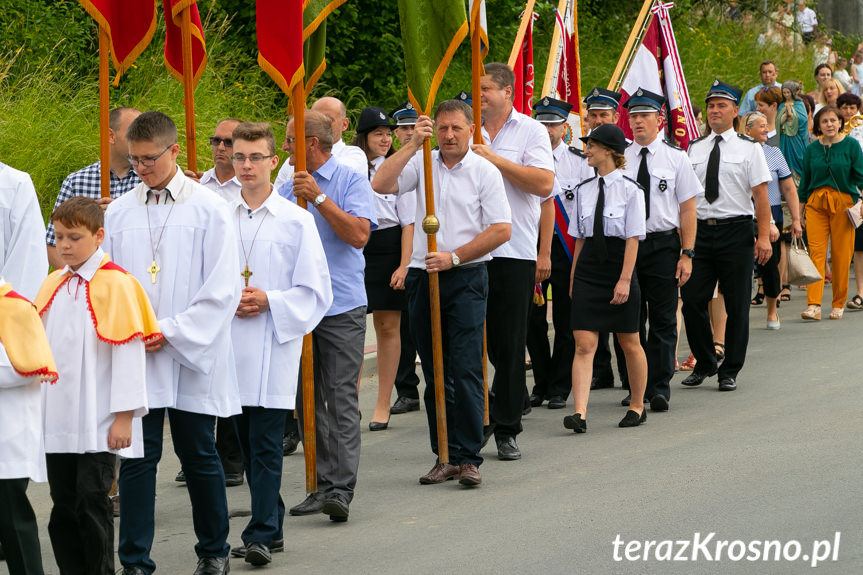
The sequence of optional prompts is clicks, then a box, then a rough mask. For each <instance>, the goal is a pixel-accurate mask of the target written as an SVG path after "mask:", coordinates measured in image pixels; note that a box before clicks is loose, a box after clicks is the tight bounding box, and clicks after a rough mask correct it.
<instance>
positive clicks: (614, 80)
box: [608, 0, 654, 91]
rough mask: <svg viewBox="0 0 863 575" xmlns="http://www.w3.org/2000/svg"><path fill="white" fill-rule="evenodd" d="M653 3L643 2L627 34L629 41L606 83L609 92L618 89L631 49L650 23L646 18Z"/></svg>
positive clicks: (652, 0) (652, 1) (630, 55)
mask: <svg viewBox="0 0 863 575" xmlns="http://www.w3.org/2000/svg"><path fill="white" fill-rule="evenodd" d="M653 3H654V0H644V4H643V5H642V6H641V12H639V14H638V19H637V20H636V21H635V25H634V26H633V27H632V32H630V34H629V39H628V40H627V41H626V46H625V47H624V48H623V53H622V54H621V55H620V60H618V61H617V67H616V68H615V69H614V74H612V75H611V80H609V82H608V89H609V90H615V91H616V90H617V89H618V88H619V87H620V83H621V79H622V75H623V72H624V71H625V70H626V68H627V66H628V64H629V61H630V59H631V58H632V51H633V48H634V47H635V45H636V44H637V43H638V41H639V40H640V39H641V36H642V34H644V29H645V28H646V27H647V24H648V22H649V21H650V20H649V18H648V16H649V15H650V8H651V7H652V6H653Z"/></svg>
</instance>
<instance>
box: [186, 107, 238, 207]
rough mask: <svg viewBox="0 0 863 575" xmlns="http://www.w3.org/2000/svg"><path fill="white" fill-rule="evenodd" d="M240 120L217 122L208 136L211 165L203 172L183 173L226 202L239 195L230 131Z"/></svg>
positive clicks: (227, 119) (232, 119)
mask: <svg viewBox="0 0 863 575" xmlns="http://www.w3.org/2000/svg"><path fill="white" fill-rule="evenodd" d="M239 123H240V121H239V120H236V119H234V118H226V119H224V120H222V121H221V122H219V124H218V125H217V126H216V130H215V131H214V132H213V135H212V136H210V148H211V149H212V151H213V167H212V168H210V169H209V170H207V171H206V172H203V173H198V174H193V173H191V172H189V171H186V172H185V174H186V175H187V176H189V177H190V178H192V179H197V180H198V181H199V182H200V183H201V185H202V186H207V187H208V188H210V189H211V190H213V191H214V192H216V194H218V195H219V197H220V198H222V199H223V200H225V201H226V202H233V201H234V200H236V199H237V197H238V196H239V195H240V188H241V186H240V180H238V179H237V177H236V174H234V164H233V162H231V154H233V153H234V148H233V140H232V138H231V132H233V131H234V128H236V127H237V124H239Z"/></svg>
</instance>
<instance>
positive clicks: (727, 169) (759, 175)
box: [689, 128, 770, 220]
mask: <svg viewBox="0 0 863 575" xmlns="http://www.w3.org/2000/svg"><path fill="white" fill-rule="evenodd" d="M720 136H721V138H722V141H721V142H720V143H719V197H718V198H717V199H716V201H714V202H713V203H712V204H711V203H708V201H707V200H706V199H705V197H704V195H703V194H702V195H700V196H698V197H697V199H696V200H695V209H696V217H697V218H698V219H699V220H705V219H708V218H719V219H721V218H732V217H735V216H751V215H754V213H755V211H754V209H753V206H752V188H754V187H755V186H757V185H759V184H765V183H767V182H769V181H770V169H769V168H768V167H767V160H765V159H764V151H763V150H762V149H761V146H760V145H759V144H758V143H757V142H756V141H755V140H753V139H751V138H747V137H741V136H739V135H738V134H737V132H735V131H734V129H733V128H729V129H728V130H726V131H725V132H723V133H722V134H720ZM715 137H716V134H713V133H712V134H710V135H709V136H707V137H705V138H699V139H698V140H695V141H694V142H691V143H690V144H689V159H690V160H691V161H692V167H693V168H694V169H695V175H696V176H698V181H699V182H701V185H702V187H704V185H705V180H706V178H707V161H708V160H709V158H710V152H711V151H713V145H714V138H715Z"/></svg>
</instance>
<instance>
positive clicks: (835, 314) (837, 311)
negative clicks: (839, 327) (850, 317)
mask: <svg viewBox="0 0 863 575" xmlns="http://www.w3.org/2000/svg"><path fill="white" fill-rule="evenodd" d="M844 313H845V309H844V308H841V307H834V308H833V309H832V310H831V311H830V316H829V317H830V319H842V315H843V314H844Z"/></svg>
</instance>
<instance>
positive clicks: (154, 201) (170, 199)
mask: <svg viewBox="0 0 863 575" xmlns="http://www.w3.org/2000/svg"><path fill="white" fill-rule="evenodd" d="M196 183H197V182H194V181H192V180H190V179H189V178H187V177H186V175H185V174H183V170H181V169H180V166H177V171H176V172H174V176H173V177H172V178H171V181H170V182H168V185H167V186H165V187H164V188H163V189H161V190H154V189H152V188H149V187H147V184H145V183H144V182H141V183H140V184H138V185H137V186H136V187H135V189H134V190H132V193H134V194H135V198H136V199H137V200H138V205H139V206H145V205H151V206H152V205H161V204H171V203H174V204H184V203H186V201H187V200H188V199H189V196H190V195H191V193H192V184H196Z"/></svg>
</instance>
